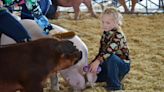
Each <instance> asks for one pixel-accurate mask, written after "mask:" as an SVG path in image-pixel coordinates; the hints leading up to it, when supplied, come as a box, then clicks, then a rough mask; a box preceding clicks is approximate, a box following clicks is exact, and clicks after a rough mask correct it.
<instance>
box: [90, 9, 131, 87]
mask: <svg viewBox="0 0 164 92" xmlns="http://www.w3.org/2000/svg"><path fill="white" fill-rule="evenodd" d="M121 25H122V15H121V14H120V13H119V12H118V11H117V10H116V9H115V8H107V9H106V10H105V11H104V12H103V14H102V29H103V35H102V37H101V40H100V48H99V53H98V54H97V56H96V57H95V59H93V61H92V63H91V64H90V69H89V71H90V72H93V73H96V71H97V68H98V67H99V66H100V67H101V69H102V70H101V72H100V73H99V74H98V79H97V82H106V83H107V87H106V89H107V90H121V89H122V84H121V80H122V79H123V77H124V76H125V75H126V74H127V73H128V72H129V70H130V58H129V50H128V46H127V42H126V39H125V36H124V34H123V33H122V31H121V28H120V26H121Z"/></svg>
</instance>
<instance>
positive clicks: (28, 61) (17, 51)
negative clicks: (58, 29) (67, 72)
mask: <svg viewBox="0 0 164 92" xmlns="http://www.w3.org/2000/svg"><path fill="white" fill-rule="evenodd" d="M81 55H82V53H81V51H79V50H77V48H76V47H75V46H74V45H73V43H72V42H71V41H67V40H57V39H52V38H42V39H39V40H35V41H31V42H28V43H20V44H12V45H7V46H3V47H1V48H0V91H1V92H15V91H16V90H17V89H20V90H22V92H43V87H42V81H43V80H45V79H46V78H47V76H48V75H50V74H51V73H53V72H57V71H58V70H62V69H65V68H68V67H69V66H71V65H72V64H75V63H77V61H78V60H79V59H80V58H81ZM68 60H69V61H70V62H68ZM4 88H7V89H6V90H5V89H4ZM22 88H23V89H22ZM2 90H3V91H2Z"/></svg>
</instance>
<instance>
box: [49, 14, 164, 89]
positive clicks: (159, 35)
mask: <svg viewBox="0 0 164 92" xmlns="http://www.w3.org/2000/svg"><path fill="white" fill-rule="evenodd" d="M123 16H124V22H123V23H124V24H123V26H122V28H123V32H124V33H125V35H126V37H127V40H128V45H129V48H130V55H131V58H132V63H131V70H130V72H129V74H128V75H127V76H126V78H125V79H124V81H123V83H124V85H125V92H164V77H163V76H164V14H154V15H123ZM51 23H54V24H57V25H60V26H62V27H64V28H65V29H68V30H70V31H74V32H76V34H77V35H78V36H79V37H80V38H81V39H82V40H83V41H84V42H85V43H86V45H87V46H88V49H89V61H91V60H92V59H93V58H94V56H95V55H96V53H97V52H98V47H99V40H100V36H101V32H102V31H101V26H100V23H101V22H100V18H98V19H95V18H92V17H89V16H87V15H82V17H81V19H80V20H78V21H75V20H73V19H70V17H66V18H64V17H61V18H60V19H58V20H51ZM63 91H64V92H71V91H69V88H68V87H67V88H65V89H64V90H63ZM60 92H62V91H60ZM83 92H106V90H105V89H104V88H103V87H101V85H99V86H97V87H96V88H95V89H92V88H88V89H85V90H84V91H83Z"/></svg>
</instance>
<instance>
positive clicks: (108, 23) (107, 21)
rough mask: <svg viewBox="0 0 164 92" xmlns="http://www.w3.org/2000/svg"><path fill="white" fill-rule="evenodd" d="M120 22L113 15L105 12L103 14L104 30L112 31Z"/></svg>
mask: <svg viewBox="0 0 164 92" xmlns="http://www.w3.org/2000/svg"><path fill="white" fill-rule="evenodd" d="M117 25H118V23H116V21H115V20H114V18H113V16H111V15H108V14H104V15H103V16H102V29H103V31H110V30H112V29H113V28H117Z"/></svg>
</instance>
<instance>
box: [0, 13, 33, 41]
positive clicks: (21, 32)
mask: <svg viewBox="0 0 164 92" xmlns="http://www.w3.org/2000/svg"><path fill="white" fill-rule="evenodd" d="M0 33H4V34H5V35H7V36H9V37H11V38H13V39H14V40H15V41H16V42H17V43H19V42H24V40H25V39H26V40H29V39H31V37H30V36H29V34H28V32H27V31H26V29H25V28H24V27H23V26H22V24H21V23H19V21H18V20H16V19H15V18H14V17H13V16H12V15H11V14H10V13H9V12H8V11H7V10H3V11H1V12H0Z"/></svg>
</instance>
